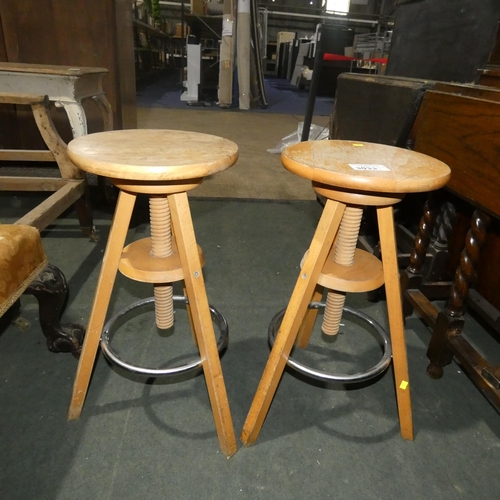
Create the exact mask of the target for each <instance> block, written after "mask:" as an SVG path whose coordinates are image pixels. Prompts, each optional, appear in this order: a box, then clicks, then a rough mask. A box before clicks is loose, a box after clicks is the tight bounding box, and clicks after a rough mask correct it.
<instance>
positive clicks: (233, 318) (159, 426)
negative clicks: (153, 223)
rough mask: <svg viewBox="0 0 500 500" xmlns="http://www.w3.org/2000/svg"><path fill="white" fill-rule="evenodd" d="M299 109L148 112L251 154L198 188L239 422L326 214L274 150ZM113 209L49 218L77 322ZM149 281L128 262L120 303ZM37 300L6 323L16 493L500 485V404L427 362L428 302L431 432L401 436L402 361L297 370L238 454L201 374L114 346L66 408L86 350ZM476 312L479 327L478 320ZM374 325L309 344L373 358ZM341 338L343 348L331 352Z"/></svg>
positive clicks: (426, 409) (140, 216)
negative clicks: (168, 369)
mask: <svg viewBox="0 0 500 500" xmlns="http://www.w3.org/2000/svg"><path fill="white" fill-rule="evenodd" d="M250 116H251V118H248V117H250ZM219 117H220V118H219ZM238 117H239V118H238ZM261 119H262V120H263V121H260V120H261ZM297 121H298V117H293V116H292V117H290V116H288V117H287V118H283V117H282V116H281V115H280V116H273V115H263V114H260V115H258V116H256V115H250V114H243V113H241V114H240V113H232V116H231V117H228V116H226V114H225V113H224V112H218V113H212V114H210V112H209V111H203V110H186V111H184V112H179V111H175V112H174V111H173V110H163V111H159V110H155V109H148V110H139V123H140V125H141V127H152V126H155V127H156V126H165V127H166V128H168V127H169V126H171V127H172V128H174V127H175V128H189V129H191V130H203V131H205V132H208V131H210V132H211V133H215V134H219V135H224V136H226V137H228V138H230V139H233V140H235V141H236V142H237V143H238V144H239V145H240V147H241V158H240V161H239V163H238V164H237V165H236V166H235V167H233V168H232V169H229V170H228V171H227V172H225V173H224V174H220V177H222V175H226V174H227V175H226V180H224V182H222V181H221V183H220V184H215V183H216V182H218V181H217V177H219V176H216V177H214V178H213V182H212V179H210V180H208V181H207V182H206V183H204V184H203V185H202V186H201V187H200V188H198V189H197V190H195V191H193V192H192V200H191V209H192V215H193V221H194V225H195V230H196V234H197V239H198V242H199V244H200V245H201V246H202V248H203V249H204V253H205V258H206V265H205V268H204V276H205V280H206V285H207V294H208V297H209V301H210V302H211V303H212V304H213V305H214V306H216V307H217V308H218V309H220V311H221V312H222V313H223V314H224V315H225V316H226V318H227V320H228V322H229V328H230V345H229V348H228V350H227V352H226V353H225V355H224V357H223V360H222V368H223V372H224V378H225V382H226V386H227V391H228V396H229V401H230V405H231V411H232V415H233V422H234V426H235V430H236V434H237V435H239V433H240V431H241V428H242V426H243V422H244V420H245V417H246V414H247V412H248V410H249V407H250V404H251V401H252V398H253V396H254V393H255V390H256V388H257V384H258V381H259V379H260V376H261V374H262V370H263V368H264V365H265V362H266V359H267V356H268V353H269V350H268V345H267V328H268V324H269V322H270V320H271V318H272V317H273V316H274V314H275V313H276V312H278V311H279V310H280V309H282V308H284V307H285V306H286V304H287V302H288V300H289V297H290V293H291V291H292V288H293V286H294V283H295V280H296V278H297V273H298V272H299V262H300V259H301V257H302V255H303V253H304V251H305V250H306V249H307V246H308V244H309V242H310V240H311V237H312V234H313V231H314V228H315V226H316V224H317V221H318V218H319V216H320V213H321V207H320V205H319V204H318V203H317V202H316V201H315V200H314V196H313V195H312V194H311V193H308V192H307V190H310V189H311V188H310V186H309V183H308V182H307V181H304V182H305V184H304V183H302V180H301V179H298V181H300V182H298V183H297V184H296V185H295V184H294V185H293V186H292V187H286V188H285V190H284V191H281V188H282V186H283V183H284V182H286V181H288V180H290V181H291V182H295V181H297V179H295V176H293V175H292V174H289V173H288V172H287V171H286V170H285V169H283V168H282V167H281V166H280V164H279V158H278V157H277V156H275V157H273V156H272V155H269V153H266V152H265V149H267V148H268V147H273V146H274V145H275V143H276V142H277V141H278V140H279V139H280V138H281V137H283V136H284V135H287V134H288V133H289V132H290V131H291V130H292V129H293V128H294V127H295V126H296V123H297ZM249 123H251V124H252V128H249ZM270 124H272V126H271V125H270ZM278 126H279V127H280V128H279V130H278V129H277V128H278ZM252 141H254V142H252ZM257 158H259V159H257ZM274 160H276V161H274ZM238 169H239V170H238ZM281 172H282V173H283V176H282V178H281V177H280V176H281ZM285 179H286V180H285ZM292 179H293V181H292ZM300 184H303V186H302V185H300ZM306 184H307V185H306ZM203 189H206V190H207V191H202V190H203ZM264 193H265V195H264ZM198 196H199V197H198ZM37 197H38V195H33V196H17V197H14V196H10V195H2V196H0V222H6V223H9V222H13V221H15V220H16V219H17V218H18V217H20V216H21V215H23V213H25V212H26V211H27V210H28V209H29V208H30V206H33V204H36V202H37V199H38V198H37ZM286 197H288V198H286ZM215 198H218V199H215ZM229 198H232V199H229ZM259 198H260V199H259ZM144 201H145V200H143V201H142V202H141V204H140V205H139V206H138V207H137V209H136V211H135V212H134V220H133V224H132V225H131V228H130V231H129V240H134V239H137V238H141V237H144V236H145V235H147V233H148V231H149V227H148V218H147V209H146V204H145V203H144ZM111 212H112V210H111V209H110V208H106V207H101V208H98V209H96V211H95V217H96V225H97V226H98V228H99V231H100V234H101V240H100V241H99V242H98V243H96V244H93V243H90V242H88V241H86V240H85V239H84V238H83V237H82V236H81V233H80V231H79V229H78V224H77V221H76V218H75V215H74V213H73V212H69V213H68V214H66V215H65V216H64V217H61V218H60V219H58V220H57V221H56V222H55V223H54V224H53V225H51V226H50V227H49V228H48V230H47V231H44V232H43V233H42V237H43V244H44V247H45V249H46V252H47V254H48V256H49V260H50V261H51V262H52V263H53V264H55V265H57V266H58V267H60V268H61V269H62V270H63V272H64V273H65V275H66V277H67V279H68V283H69V288H70V297H69V301H68V305H67V308H66V311H65V314H64V319H65V320H66V321H79V322H83V323H87V321H88V315H89V311H90V307H91V305H92V300H93V293H94V290H95V285H96V281H97V277H98V273H99V269H100V265H101V260H102V255H103V251H104V247H105V243H106V238H107V233H108V230H109V227H110V224H111V217H112V213H111ZM150 295H151V289H150V286H149V285H145V284H138V283H135V282H131V281H129V280H127V279H125V278H123V277H119V278H118V279H117V284H116V287H115V290H114V293H113V297H112V302H111V304H110V311H109V313H110V314H111V313H112V312H113V311H117V310H119V309H120V308H122V307H124V306H125V305H128V304H130V302H132V301H134V300H137V299H140V298H144V297H148V296H150ZM348 304H349V305H351V306H352V307H356V308H358V309H360V310H362V311H363V312H365V313H366V314H369V315H370V316H372V317H373V318H374V319H376V320H377V321H378V322H379V323H380V324H382V325H383V326H386V310H385V302H383V301H382V302H379V303H375V304H373V303H370V302H368V301H366V299H365V297H364V295H363V294H359V295H350V296H348ZM22 313H23V316H24V317H26V318H27V319H28V320H29V321H30V322H31V328H30V329H29V330H28V331H27V332H21V331H19V330H18V329H17V327H15V326H14V325H10V326H9V327H8V328H7V329H6V330H5V331H4V332H2V333H1V335H0V401H1V402H2V404H1V406H0V429H1V433H2V436H1V441H0V442H1V443H2V455H1V456H2V467H1V468H0V498H2V499H8V500H11V499H12V500H14V499H20V500H21V499H22V500H25V499H27V498H37V499H58V500H59V499H63V500H66V499H68V500H77V499H96V498H98V499H137V498H144V499H164V498H165V499H181V500H184V499H186V500H191V499H220V498H230V499H233V498H234V499H249V500H250V499H252V500H253V499H265V500H267V499H292V500H295V499H297V500H302V499H309V498H311V499H324V498H332V499H340V500H343V499H348V500H350V499H354V500H357V499H363V500H364V499H367V500H372V499H388V498H390V499H417V500H419V499H440V500H441V499H450V500H455V499H457V498H460V499H474V500H475V499H479V500H482V499H484V500H489V499H495V498H500V476H499V475H498V474H496V469H497V464H498V463H499V461H500V419H499V416H498V414H497V413H496V412H495V411H494V409H493V408H492V407H491V405H489V403H488V402H487V401H486V400H485V399H484V398H483V396H482V395H481V394H480V392H479V391H478V390H477V389H476V388H475V386H474V385H473V384H472V383H471V382H470V381H469V379H468V378H467V377H466V376H465V374H464V373H463V372H462V371H461V369H460V367H459V366H457V365H456V364H452V365H450V366H448V367H447V369H446V373H445V376H444V378H443V379H441V380H440V381H435V380H431V379H429V378H428V377H427V375H426V373H425V368H426V365H427V360H426V356H425V351H426V346H427V343H428V341H429V331H428V330H427V328H426V327H425V326H424V324H423V323H422V322H421V321H420V320H419V319H418V318H417V317H416V316H413V317H411V318H409V319H408V321H407V323H406V335H407V345H408V354H409V365H410V366H409V368H410V383H411V388H412V389H411V390H412V403H413V418H414V426H415V433H416V439H415V441H414V442H408V441H405V440H403V439H402V438H401V437H400V435H399V425H398V420H397V411H396V404H395V397H394V385H393V377H392V371H391V370H390V369H389V370H388V371H387V372H386V373H385V374H383V375H382V376H380V377H378V379H376V380H374V381H372V382H370V383H366V384H361V385H357V386H350V387H346V386H343V385H339V384H319V383H316V382H311V381H306V380H304V379H303V378H302V377H299V376H297V375H295V374H294V373H293V372H291V371H287V372H286V373H285V374H284V377H283V379H282V381H281V384H280V386H279V388H278V391H277V394H276V397H275V399H274V401H273V404H272V406H271V410H270V412H269V415H268V417H267V419H266V421H265V423H264V427H263V429H262V432H261V435H260V437H259V439H258V441H257V443H256V444H255V446H253V447H250V448H244V447H241V446H240V449H239V450H238V452H237V453H236V455H235V456H234V457H233V458H231V459H230V460H226V458H225V457H224V456H223V455H222V454H221V453H220V451H219V448H218V442H217V437H216V434H215V430H214V425H213V419H212V415H211V411H210V405H209V402H208V397H207V392H206V387H205V383H204V380H203V377H202V376H198V377H195V378H192V379H188V380H185V381H182V382H179V383H171V382H169V381H164V380H163V381H162V380H159V379H157V380H151V379H150V380H145V379H144V378H140V377H135V376H132V375H130V374H126V373H123V372H122V371H121V370H118V369H116V368H115V367H112V366H110V365H109V364H108V363H107V362H106V360H105V359H104V357H103V356H100V357H99V359H98V361H97V363H96V367H95V371H94V375H93V379H92V383H91V386H90V390H89V394H88V398H87V401H86V404H85V407H84V411H83V414H82V417H81V418H80V419H79V420H78V421H75V422H67V421H66V412H67V407H68V404H69V398H70V395H71V390H72V382H73V378H74V374H75V370H76V360H75V359H74V358H73V357H72V356H71V355H67V354H53V353H50V352H48V351H47V350H46V348H45V345H44V339H43V335H42V333H41V331H40V328H39V325H38V323H37V315H38V311H37V305H36V302H35V300H34V299H33V298H31V297H23V298H22ZM467 325H468V326H467V328H470V329H471V331H472V333H477V330H478V329H479V327H478V326H477V325H476V324H475V323H473V322H469V323H468V324H467ZM358 330H359V329H353V330H351V328H350V326H349V324H347V326H346V330H345V331H344V332H343V334H341V335H339V337H338V339H337V341H336V342H334V343H330V344H325V343H324V341H323V339H322V337H321V335H319V333H318V332H317V331H316V332H315V336H314V339H315V340H314V341H313V344H312V348H311V350H310V351H309V350H308V353H309V354H307V353H306V355H307V356H308V358H307V359H308V360H309V361H310V362H312V363H319V365H320V366H322V367H323V368H324V369H329V370H331V371H337V370H342V371H350V370H357V369H359V368H360V367H365V366H368V364H370V363H371V362H372V356H373V354H374V353H375V354H376V353H377V350H378V349H377V345H376V343H375V344H374V343H373V340H370V336H369V335H368V336H367V335H366V334H364V335H363V333H362V332H361V333H359V331H358ZM175 333H176V334H177V333H184V335H173V336H172V337H168V338H166V337H165V336H164V335H161V334H159V332H158V331H157V330H156V329H155V328H154V327H153V326H152V325H151V318H150V317H149V316H148V315H145V316H142V315H137V316H135V317H134V318H133V319H132V320H131V323H130V324H129V323H128V322H127V324H126V325H124V326H123V329H120V330H119V332H118V333H117V335H116V342H117V343H119V344H117V346H118V347H119V348H120V349H122V350H123V351H122V353H123V355H124V356H127V357H129V359H130V360H132V361H133V360H135V361H136V362H139V363H141V364H142V363H144V364H149V365H151V366H165V363H166V361H167V360H168V359H172V356H173V357H175V356H177V355H179V353H183V352H186V351H185V350H187V351H189V350H192V344H191V338H190V335H189V334H187V332H178V331H176V332H175ZM358 333H359V335H363V337H362V338H361V337H360V336H359V335H358ZM177 342H178V343H177ZM325 349H326V350H328V351H330V352H331V356H332V358H328V359H333V360H335V361H334V362H331V361H328V360H326V359H325V358H326V357H325V356H324V354H323V353H324V352H325Z"/></svg>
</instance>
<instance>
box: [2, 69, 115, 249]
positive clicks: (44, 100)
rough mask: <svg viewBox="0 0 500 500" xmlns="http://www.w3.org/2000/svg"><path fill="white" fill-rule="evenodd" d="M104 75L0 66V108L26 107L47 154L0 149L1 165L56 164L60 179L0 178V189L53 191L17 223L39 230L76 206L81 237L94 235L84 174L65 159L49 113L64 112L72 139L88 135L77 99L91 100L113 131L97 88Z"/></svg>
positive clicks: (106, 104) (95, 71) (96, 71)
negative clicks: (52, 109) (52, 110)
mask: <svg viewBox="0 0 500 500" xmlns="http://www.w3.org/2000/svg"><path fill="white" fill-rule="evenodd" d="M107 73H108V70H106V69H105V68H78V67H71V66H50V65H41V64H21V63H7V62H0V104H13V105H17V106H30V107H31V110H32V112H33V116H34V118H35V121H36V124H37V126H38V130H39V131H40V134H41V136H42V138H43V140H44V142H45V144H46V146H47V148H48V150H24V149H23V150H19V149H3V150H0V161H21V162H24V161H32V162H56V163H57V165H58V167H59V171H60V173H61V178H56V177H53V178H48V177H26V176H0V190H3V191H49V192H50V191H53V192H54V193H53V194H52V195H51V196H50V197H49V198H48V199H47V200H45V201H44V202H42V203H41V204H40V205H38V206H37V207H35V208H34V209H33V210H32V211H31V212H29V213H28V214H26V215H25V216H24V217H22V218H21V219H19V221H17V222H18V223H20V224H28V225H32V226H34V227H36V228H37V229H38V230H40V231H41V230H43V229H45V227H47V226H48V225H49V224H50V223H51V222H52V221H53V220H54V219H55V218H56V217H58V216H59V215H60V214H61V213H62V212H64V211H65V210H66V209H67V208H69V207H70V206H71V205H73V204H75V209H76V211H77V214H78V218H79V221H80V226H81V227H82V230H83V232H84V234H86V235H88V236H90V237H91V238H92V239H93V237H94V232H95V229H94V226H93V220H92V213H91V210H90V204H89V203H88V200H87V198H86V177H85V173H84V172H82V171H81V170H79V169H78V168H77V167H76V166H75V165H74V164H73V163H72V162H71V161H70V159H69V158H68V155H67V146H66V143H65V142H64V141H63V140H62V139H61V137H60V135H59V133H58V131H57V129H56V127H55V125H54V122H53V121H52V117H51V113H50V105H51V103H54V104H55V105H56V106H58V107H62V108H64V110H65V112H66V114H67V116H68V120H69V123H70V125H71V130H72V135H73V137H74V138H75V137H79V136H83V135H86V134H87V119H86V116H85V111H84V109H83V106H82V100H84V99H88V98H91V99H92V100H93V101H94V102H95V103H96V105H97V107H98V109H99V112H100V114H101V116H102V120H103V128H104V130H111V129H112V128H113V114H112V111H111V105H110V104H109V102H108V100H107V99H106V96H105V95H104V91H103V88H102V80H103V78H104V77H105V76H106V74H107Z"/></svg>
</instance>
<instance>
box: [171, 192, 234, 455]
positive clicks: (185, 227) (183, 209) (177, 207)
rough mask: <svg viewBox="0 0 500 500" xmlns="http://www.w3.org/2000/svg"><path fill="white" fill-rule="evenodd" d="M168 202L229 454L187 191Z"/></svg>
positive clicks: (226, 416)
mask: <svg viewBox="0 0 500 500" xmlns="http://www.w3.org/2000/svg"><path fill="white" fill-rule="evenodd" d="M168 201H169V205H170V214H171V218H172V226H173V229H174V235H175V239H176V241H177V248H178V251H179V257H180V260H181V264H182V268H183V270H184V283H185V286H186V292H187V297H188V299H189V307H190V310H191V316H192V321H193V325H194V331H195V334H196V338H197V343H198V347H199V350H200V355H201V358H202V360H203V371H204V374H205V381H206V384H207V389H208V395H209V398H210V403H211V406H212V412H213V415H214V420H215V427H216V429H217V435H218V436H219V443H220V447H221V449H222V452H223V453H225V454H226V456H227V457H230V456H231V455H233V454H234V453H235V452H236V450H237V445H236V436H235V434H234V428H233V421H232V418H231V412H230V409H229V401H228V399H227V393H226V387H225V385H224V378H223V376H222V367H221V363H220V358H219V352H218V351H217V342H216V340H215V333H214V327H213V323H212V317H211V315H210V309H209V305H208V300H207V294H206V290H205V282H204V279H203V274H202V270H201V262H200V257H199V255H198V250H197V246H196V238H195V235H194V228H193V221H192V220H191V212H190V210H189V202H188V198H187V194H186V193H185V192H184V193H177V194H172V195H169V196H168Z"/></svg>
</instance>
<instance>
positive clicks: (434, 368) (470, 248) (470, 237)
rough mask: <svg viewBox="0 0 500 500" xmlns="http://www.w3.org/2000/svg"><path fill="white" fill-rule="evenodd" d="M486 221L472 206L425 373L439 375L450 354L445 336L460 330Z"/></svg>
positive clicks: (449, 359) (430, 344)
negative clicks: (469, 225)
mask: <svg viewBox="0 0 500 500" xmlns="http://www.w3.org/2000/svg"><path fill="white" fill-rule="evenodd" d="M490 222H491V218H490V217H489V216H488V215H486V214H485V213H484V212H482V211H481V210H476V211H475V212H474V213H473V215H472V221H471V228H470V230H469V232H468V233H467V237H466V239H465V248H464V249H463V251H462V254H461V256H460V265H459V267H458V269H457V271H456V273H455V280H454V282H453V285H452V287H451V290H450V296H449V298H448V301H447V302H446V307H445V309H444V311H441V312H440V313H439V315H438V318H437V322H436V325H435V327H434V330H433V332H432V337H431V341H430V343H429V348H428V349H427V357H428V358H429V361H430V364H429V366H428V367H427V373H428V374H429V376H431V377H432V378H440V377H442V375H443V367H444V366H445V365H446V364H448V363H450V362H451V359H452V357H453V356H452V353H451V351H450V350H449V349H448V347H447V345H446V344H447V339H448V338H449V337H451V336H454V335H460V333H461V331H462V327H463V311H464V304H465V301H466V300H467V297H468V295H469V285H470V283H471V281H472V278H473V277H474V273H475V266H476V264H477V262H478V261H479V254H480V251H481V247H482V246H483V244H484V241H485V240H486V230H487V228H488V226H489V224H490Z"/></svg>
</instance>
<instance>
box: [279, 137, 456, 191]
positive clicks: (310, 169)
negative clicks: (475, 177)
mask: <svg viewBox="0 0 500 500" xmlns="http://www.w3.org/2000/svg"><path fill="white" fill-rule="evenodd" d="M281 161H282V162H283V165H284V166H285V168H286V169H287V170H289V171H290V172H293V173H294V174H296V175H299V176H300V177H304V178H305V179H310V180H312V181H314V182H320V183H322V184H327V185H329V186H335V187H337V188H341V189H351V190H356V191H364V192H370V193H371V192H379V193H418V192H424V191H432V190H435V189H439V188H441V187H443V186H444V185H445V184H446V183H447V182H448V180H449V178H450V173H451V172H450V168H449V167H448V165H446V164H444V163H443V162H441V161H439V160H436V159H434V158H431V157H429V156H426V155H423V154H421V153H416V152H415V151H410V150H407V149H401V148H395V147H393V146H384V145H382V144H373V143H369V142H355V141H308V142H300V143H298V144H295V145H293V146H289V147H287V148H286V149H285V150H284V151H283V153H282V154H281Z"/></svg>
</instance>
